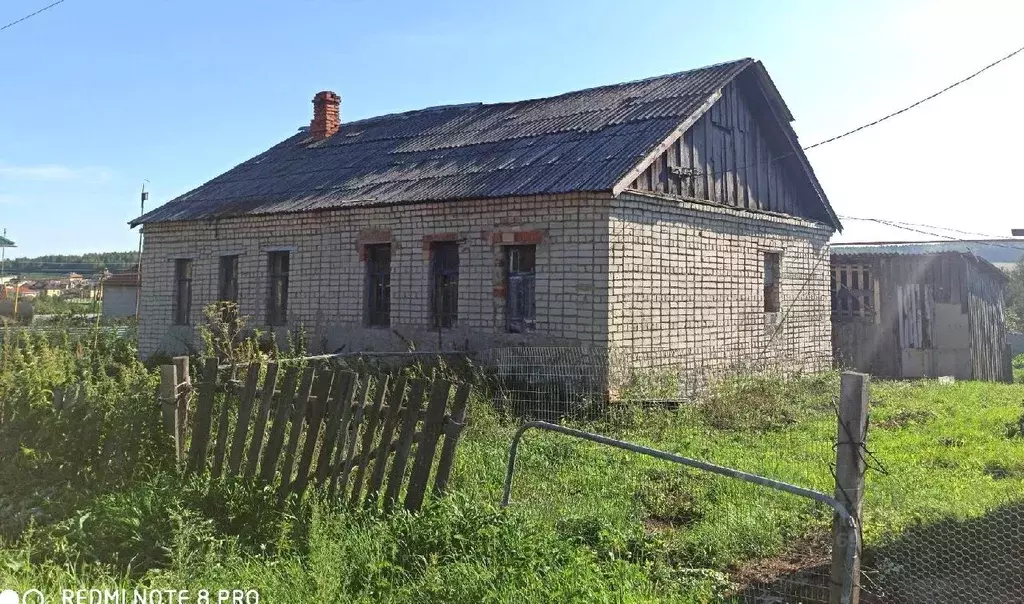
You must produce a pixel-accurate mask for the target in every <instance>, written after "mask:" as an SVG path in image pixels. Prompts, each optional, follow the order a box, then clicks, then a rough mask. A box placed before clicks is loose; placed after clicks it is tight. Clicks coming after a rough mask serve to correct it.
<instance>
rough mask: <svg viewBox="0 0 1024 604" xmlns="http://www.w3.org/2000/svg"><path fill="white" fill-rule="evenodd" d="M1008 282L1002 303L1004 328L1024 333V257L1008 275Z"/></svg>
mask: <svg viewBox="0 0 1024 604" xmlns="http://www.w3.org/2000/svg"><path fill="white" fill-rule="evenodd" d="M1008 275H1009V277H1010V282H1009V283H1008V284H1007V285H1006V292H1005V294H1004V299H1003V302H1004V304H1005V312H1006V327H1007V329H1009V330H1010V331H1016V332H1024V257H1022V258H1021V259H1020V260H1018V261H1017V264H1015V265H1014V266H1013V268H1012V269H1010V271H1009V273H1008Z"/></svg>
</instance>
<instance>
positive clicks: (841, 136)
mask: <svg viewBox="0 0 1024 604" xmlns="http://www.w3.org/2000/svg"><path fill="white" fill-rule="evenodd" d="M1021 52H1024V46H1022V47H1020V48H1018V49H1017V50H1015V51H1013V52H1011V53H1010V54H1008V55H1005V56H1003V57H1001V58H999V59H996V60H995V61H992V62H991V63H989V64H988V65H986V66H984V67H982V68H981V69H979V70H978V71H975V72H974V73H972V74H971V75H969V76H967V77H966V78H962V79H960V80H957V81H956V82H953V83H952V84H950V85H949V86H946V87H945V88H943V89H942V90H939V91H938V92H934V93H932V94H930V95H928V96H926V97H924V98H923V99H921V100H920V101H917V102H916V103H911V104H910V105H907V106H906V107H904V108H903V109H899V110H897V111H893V112H892V113H890V114H888V115H885V116H883V117H880V118H878V119H877V120H875V121H873V122H868V123H867V124H864V125H862V126H858V127H856V128H854V129H853V130H848V131H846V132H844V133H842V134H838V135H836V136H833V137H832V138H827V139H825V140H823V141H820V142H817V143H814V144H813V145H808V146H806V147H804V151H807V150H808V149H813V148H815V147H820V146H822V145H827V144H829V143H831V142H833V141H837V140H839V139H841V138H844V137H847V136H850V135H851V134H855V133H857V132H860V131H861V130H865V129H867V128H870V127H872V126H876V125H878V124H881V123H882V122H884V121H885V120H888V119H892V118H894V117H896V116H897V115H900V114H901V113H906V112H907V111H910V110H911V109H913V108H914V107H917V106H918V105H921V104H923V103H927V102H928V101H930V100H932V99H934V98H935V97H937V96H939V95H940V94H943V93H946V92H949V91H950V90H952V89H954V88H956V87H957V86H959V85H961V84H963V83H965V82H968V81H970V80H973V79H974V78H976V77H978V76H979V75H981V74H983V73H985V72H986V71H988V70H989V69H992V68H993V67H995V66H996V65H999V64H1000V63H1002V62H1003V61H1006V60H1008V59H1011V58H1013V57H1014V56H1016V55H1018V54H1020V53H1021Z"/></svg>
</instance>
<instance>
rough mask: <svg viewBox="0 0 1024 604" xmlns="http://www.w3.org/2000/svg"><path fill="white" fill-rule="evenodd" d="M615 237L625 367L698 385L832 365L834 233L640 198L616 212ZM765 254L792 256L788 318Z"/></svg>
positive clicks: (629, 198) (618, 325)
mask: <svg viewBox="0 0 1024 604" xmlns="http://www.w3.org/2000/svg"><path fill="white" fill-rule="evenodd" d="M609 228H610V239H611V241H612V253H611V263H610V266H611V267H612V268H611V273H610V275H609V282H610V287H609V303H610V308H611V317H610V321H611V327H610V334H609V341H610V343H611V346H612V349H613V360H614V361H617V362H620V363H627V364H631V365H634V366H636V365H640V366H645V365H646V366H653V367H664V368H672V369H673V370H675V371H677V372H679V373H681V374H683V375H684V376H689V380H690V381H695V382H703V381H704V380H706V379H708V378H710V377H712V376H713V375H715V374H720V373H725V372H729V371H733V370H735V369H739V368H758V369H765V368H779V369H783V370H788V371H797V370H803V371H820V370H822V369H825V368H827V367H828V366H829V364H830V352H831V324H830V319H829V317H830V300H829V259H828V248H827V247H826V243H827V241H828V239H829V237H830V236H831V234H832V233H831V230H830V229H829V228H827V227H823V226H821V225H817V224H815V223H812V222H809V221H805V220H800V219H794V218H790V217H783V216H778V215H769V214H764V213H759V214H754V213H751V212H747V211H743V210H734V209H730V208H726V207H724V206H718V205H710V204H703V203H695V202H683V201H679V200H676V199H671V198H668V197H665V196H656V195H648V194H644V195H640V194H632V193H627V194H624V195H622V196H621V197H620V198H618V199H616V200H614V201H612V202H611V205H610V221H609ZM764 252H778V253H780V254H781V284H780V298H781V312H779V313H766V312H764V288H763V287H764V268H763V254H764ZM780 324H781V327H779V325H780Z"/></svg>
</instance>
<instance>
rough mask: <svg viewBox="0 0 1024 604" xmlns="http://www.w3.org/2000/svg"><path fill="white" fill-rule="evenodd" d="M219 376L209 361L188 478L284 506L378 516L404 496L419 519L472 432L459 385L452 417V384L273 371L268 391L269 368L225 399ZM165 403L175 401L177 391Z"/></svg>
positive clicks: (255, 369)
mask: <svg viewBox="0 0 1024 604" xmlns="http://www.w3.org/2000/svg"><path fill="white" fill-rule="evenodd" d="M176 363H177V361H176ZM218 371H219V370H218V364H217V360H216V359H214V358H211V359H206V361H205V362H204V371H203V374H202V376H201V379H200V380H199V383H198V384H197V386H198V392H199V397H198V405H197V408H196V409H195V413H194V414H192V417H190V418H189V419H190V424H193V425H191V426H190V428H191V430H190V431H188V433H186V431H185V430H182V431H181V437H182V438H185V437H186V436H187V437H189V438H190V440H191V442H189V447H188V454H187V464H186V471H190V472H193V473H200V474H202V473H205V472H206V471H207V468H209V471H210V476H211V478H217V479H219V478H224V477H226V478H229V479H235V478H239V477H243V476H244V479H245V480H247V481H249V480H258V481H259V482H260V483H263V484H268V483H274V484H276V491H277V494H278V503H279V504H284V503H285V502H286V501H287V500H288V499H289V496H290V495H298V497H299V498H301V497H302V494H303V493H304V491H305V490H307V489H308V488H309V486H310V483H311V482H312V483H314V484H315V485H316V486H317V487H320V488H325V487H326V490H327V493H326V494H327V495H328V497H329V498H331V499H333V500H335V501H336V502H337V503H344V504H345V505H348V506H352V507H355V506H358V505H360V504H362V505H364V506H366V507H368V508H376V506H377V505H378V501H379V499H380V497H381V494H382V492H383V498H384V502H383V507H384V509H385V511H391V510H393V509H394V507H395V505H396V504H397V503H398V500H399V497H400V496H403V493H404V497H405V502H404V504H405V507H406V508H407V509H409V510H411V511H416V510H419V509H420V507H422V505H423V502H424V500H425V498H426V495H427V493H426V491H427V486H428V484H429V482H430V479H431V475H432V473H433V480H434V487H433V490H432V493H433V495H434V496H440V495H442V494H443V493H444V491H445V488H446V485H447V483H448V480H449V477H450V475H451V471H452V465H453V459H454V454H455V448H456V445H457V443H458V439H459V433H460V431H461V428H462V426H463V424H464V423H465V416H466V403H467V400H468V396H469V386H468V385H466V384H460V385H459V387H458V388H457V389H456V391H455V394H454V398H453V399H452V404H451V407H450V408H449V395H451V394H452V384H451V383H450V382H448V381H445V380H437V379H427V380H413V381H411V383H410V382H409V381H408V380H407V379H406V378H405V377H402V376H401V375H399V376H398V378H397V379H394V380H392V379H391V377H390V376H389V375H387V374H379V375H378V374H362V375H360V374H358V373H354V372H350V371H345V370H342V369H335V368H328V367H323V368H321V369H319V370H318V369H316V368H314V366H312V365H305V366H286V367H284V368H282V367H281V364H279V363H277V362H270V363H268V364H267V365H266V373H265V376H266V377H265V378H264V379H263V380H262V385H261V383H260V382H261V380H260V374H261V373H263V366H261V365H260V364H257V363H254V364H251V365H248V366H247V370H246V376H245V379H244V381H243V383H242V384H241V387H240V388H233V389H229V391H228V392H227V393H224V394H219V393H218V388H219V387H220V385H222V384H224V381H223V378H224V377H225V374H218ZM165 373H166V374H167V375H168V376H169V375H170V373H171V371H169V370H168V371H166V372H165ZM228 384H229V385H231V386H237V385H238V384H237V382H235V381H234V380H232V381H230V382H228ZM165 386H166V384H165ZM182 386H183V388H181V389H180V390H181V392H178V390H179V388H178V384H174V388H175V397H174V398H178V397H180V398H181V399H182V402H183V403H187V397H188V396H189V392H190V389H189V388H188V387H184V386H185V385H184V384H182ZM278 386H280V387H279V388H278ZM371 389H372V392H371ZM428 392H429V395H428ZM161 396H162V397H163V399H168V398H171V393H170V391H169V389H168V388H166V387H165V388H163V389H162V390H161ZM70 398H71V397H70V396H68V395H67V394H65V395H64V396H60V395H59V394H55V401H56V400H58V399H59V402H60V403H63V404H59V403H57V402H55V406H60V407H62V408H66V407H68V406H69V405H68V404H67V400H69V399H70ZM183 406H184V405H183ZM182 411H184V409H182ZM214 422H216V424H217V425H216V427H214ZM442 438H444V444H443V446H442V443H441V442H440V441H441V439H442ZM182 442H184V441H182ZM414 445H415V451H414V450H413V447H414ZM116 453H117V452H114V453H112V455H114V456H115V457H116ZM435 458H436V459H437V461H438V463H437V467H436V472H435V471H434V469H433V468H434V462H435ZM371 468H372V469H371ZM385 480H386V481H387V484H386V485H385V484H384V483H385ZM364 491H365V492H364Z"/></svg>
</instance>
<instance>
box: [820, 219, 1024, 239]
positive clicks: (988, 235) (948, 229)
mask: <svg viewBox="0 0 1024 604" xmlns="http://www.w3.org/2000/svg"><path fill="white" fill-rule="evenodd" d="M839 218H841V219H842V220H860V221H864V222H875V221H877V220H878V219H877V218H863V217H861V216H839ZM889 222H894V223H896V224H902V225H906V226H912V227H920V228H923V229H935V230H939V231H949V232H951V233H959V234H961V235H974V236H976V237H987V238H990V239H1010V237H1000V236H999V235H992V234H989V233H978V232H975V231H961V230H960V229H953V228H949V227H942V226H935V225H934V224H922V223H919V222H906V221H905V220H890V221H889ZM1022 243H1024V240H1022Z"/></svg>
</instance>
